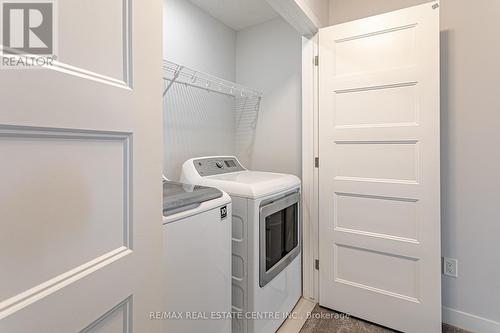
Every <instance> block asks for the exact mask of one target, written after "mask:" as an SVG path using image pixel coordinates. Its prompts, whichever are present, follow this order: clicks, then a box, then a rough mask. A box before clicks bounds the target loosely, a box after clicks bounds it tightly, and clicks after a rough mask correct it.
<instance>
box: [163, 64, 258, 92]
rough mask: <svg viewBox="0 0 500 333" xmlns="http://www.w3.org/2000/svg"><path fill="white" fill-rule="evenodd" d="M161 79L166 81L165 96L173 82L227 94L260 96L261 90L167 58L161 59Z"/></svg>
mask: <svg viewBox="0 0 500 333" xmlns="http://www.w3.org/2000/svg"><path fill="white" fill-rule="evenodd" d="M163 79H164V80H165V81H166V85H165V90H164V91H163V96H165V94H166V93H167V91H168V90H169V89H170V88H171V87H172V85H173V84H183V85H185V86H190V87H194V88H199V89H203V90H206V91H212V92H216V93H219V94H223V95H227V96H233V97H249V98H252V97H257V98H262V92H261V91H258V90H255V89H252V88H248V87H245V86H243V85H241V84H238V83H235V82H231V81H228V80H224V79H221V78H219V77H216V76H214V75H211V74H207V73H203V72H201V71H197V70H195V69H191V68H189V67H186V66H182V65H179V64H176V63H175V62H172V61H169V60H163Z"/></svg>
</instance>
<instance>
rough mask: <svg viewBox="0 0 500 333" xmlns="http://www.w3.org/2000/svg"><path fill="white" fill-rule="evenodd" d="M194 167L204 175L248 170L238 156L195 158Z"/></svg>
mask: <svg viewBox="0 0 500 333" xmlns="http://www.w3.org/2000/svg"><path fill="white" fill-rule="evenodd" d="M193 164H194V168H195V169H196V171H197V172H198V174H199V175H200V176H202V177H206V176H214V175H220V174H224V173H230V172H238V171H244V170H246V169H245V168H244V167H243V166H242V165H241V164H240V162H239V161H238V159H237V158H236V157H209V158H200V159H196V160H193Z"/></svg>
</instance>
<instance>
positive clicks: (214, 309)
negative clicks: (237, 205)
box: [160, 181, 231, 333]
mask: <svg viewBox="0 0 500 333" xmlns="http://www.w3.org/2000/svg"><path fill="white" fill-rule="evenodd" d="M163 244H164V256H163V258H164V265H163V267H164V270H165V283H164V290H165V294H164V297H165V309H164V310H163V311H161V312H162V314H161V318H160V319H162V320H164V332H185V333H198V332H210V333H230V332H231V317H230V316H228V315H227V314H228V313H230V312H231V198H230V197H229V196H228V195H227V194H226V193H224V192H222V191H220V190H217V189H214V188H206V187H202V186H193V185H185V184H180V183H174V182H169V181H165V182H164V183H163ZM214 313H216V314H214Z"/></svg>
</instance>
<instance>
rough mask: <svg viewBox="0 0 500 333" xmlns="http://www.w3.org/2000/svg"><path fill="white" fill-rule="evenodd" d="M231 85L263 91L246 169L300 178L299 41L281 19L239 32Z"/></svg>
mask: <svg viewBox="0 0 500 333" xmlns="http://www.w3.org/2000/svg"><path fill="white" fill-rule="evenodd" d="M236 45H237V46H236V80H237V81H238V82H239V83H242V84H244V85H247V86H250V87H255V88H258V89H260V90H262V91H263V92H264V98H263V100H262V104H261V108H260V113H259V118H258V122H257V128H256V136H255V143H254V147H253V150H252V153H251V156H250V161H249V162H250V167H251V168H252V169H256V170H265V171H274V172H285V173H291V174H295V175H297V176H299V177H300V176H301V163H302V162H301V150H302V148H301V147H302V142H301V141H302V138H301V71H302V69H301V66H302V63H301V54H302V39H301V36H300V35H299V33H298V32H296V31H295V30H294V29H293V28H292V27H291V26H290V25H289V24H288V23H286V22H285V21H284V20H283V19H281V18H277V19H274V20H271V21H269V22H266V23H263V24H259V25H257V26H254V27H251V28H247V29H244V30H242V31H239V32H238V34H237V43H236Z"/></svg>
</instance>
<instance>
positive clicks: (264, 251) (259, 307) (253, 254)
mask: <svg viewBox="0 0 500 333" xmlns="http://www.w3.org/2000/svg"><path fill="white" fill-rule="evenodd" d="M181 180H182V181H183V182H185V183H190V184H199V185H204V186H211V187H216V188H218V189H221V190H223V191H225V192H227V193H228V194H229V195H230V196H231V199H232V208H233V213H232V214H233V220H232V223H233V230H232V308H233V311H234V312H235V314H234V316H233V320H232V332H233V333H240V332H243V333H272V332H276V330H277V329H278V328H279V326H280V325H281V324H282V323H283V321H284V320H285V319H286V316H287V314H288V313H290V312H291V311H292V309H293V307H294V306H295V304H296V303H297V301H298V300H299V298H300V296H301V256H300V253H301V227H300V226H301V223H300V220H301V219H300V216H301V212H300V179H299V178H297V177H296V176H293V175H287V174H279V173H271V172H259V171H250V170H247V169H246V168H244V167H243V166H242V165H241V163H240V162H239V161H238V159H237V158H236V157H234V156H215V157H200V158H194V159H190V160H188V161H186V162H185V163H184V164H183V167H182V176H181Z"/></svg>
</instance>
